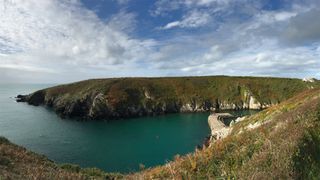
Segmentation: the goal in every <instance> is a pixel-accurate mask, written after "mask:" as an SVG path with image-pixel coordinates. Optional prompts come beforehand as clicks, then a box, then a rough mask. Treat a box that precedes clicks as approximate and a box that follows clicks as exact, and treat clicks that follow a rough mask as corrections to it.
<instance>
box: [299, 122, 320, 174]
mask: <svg viewBox="0 0 320 180" xmlns="http://www.w3.org/2000/svg"><path fill="white" fill-rule="evenodd" d="M293 160H294V172H295V175H296V176H297V178H299V179H317V178H319V177H320V126H319V125H318V126H317V127H316V128H314V129H310V130H308V132H307V133H306V134H305V135H304V136H303V138H302V140H301V142H300V144H299V146H298V150H297V152H296V153H295V155H294V157H293Z"/></svg>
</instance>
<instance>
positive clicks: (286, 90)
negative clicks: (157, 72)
mask: <svg viewBox="0 0 320 180" xmlns="http://www.w3.org/2000/svg"><path fill="white" fill-rule="evenodd" d="M312 86H313V87H319V86H320V82H316V83H306V82H303V81H301V80H300V79H288V78H262V77H227V76H211V77H171V78H170V77H169V78H115V79H93V80H86V81H81V82H76V83H72V84H66V85H60V86H56V87H52V88H48V89H45V90H42V91H38V92H40V94H42V93H43V92H44V94H45V98H44V99H45V104H47V105H48V104H49V106H53V108H54V109H55V110H56V111H57V112H58V113H60V114H61V112H62V114H64V115H67V116H68V115H70V114H72V113H71V112H72V111H73V109H74V107H75V106H74V104H75V103H76V102H82V105H80V107H79V108H78V109H79V110H76V111H75V112H76V113H74V114H76V115H77V114H78V115H79V116H86V115H88V112H89V109H90V107H91V105H92V101H93V100H92V99H94V97H95V95H97V94H98V93H102V94H103V96H104V98H105V99H106V100H105V102H107V106H108V109H109V110H111V111H112V112H117V113H118V114H119V115H120V116H130V115H127V114H130V113H127V112H128V111H130V110H129V109H130V108H132V107H134V108H135V109H139V108H141V107H145V108H146V109H147V111H148V112H149V111H157V110H156V109H160V111H168V112H178V111H179V110H177V108H176V107H177V104H178V106H179V107H181V106H182V105H186V104H195V105H196V107H197V108H200V109H205V110H208V109H210V108H211V107H217V106H216V103H217V102H219V105H220V106H221V104H229V105H230V104H234V105H236V106H237V107H240V108H241V107H243V106H242V105H243V103H244V102H248V99H244V97H245V96H244V94H245V92H248V91H249V92H251V93H252V94H253V96H254V97H255V98H256V99H257V100H258V101H259V102H260V103H262V104H267V105H270V104H277V103H279V102H282V101H284V100H286V99H288V98H290V97H292V96H294V95H296V94H298V93H299V92H302V91H304V90H306V89H309V88H310V87H312ZM146 93H147V94H148V96H150V97H151V98H147V96H146ZM35 97H36V96H35ZM48 102H49V103H48ZM50 102H54V103H50ZM40 104H42V103H40ZM208 104H209V106H207V105H208ZM163 107H168V108H167V109H166V110H161V109H162V108H163ZM208 107H209V108H208ZM66 109H67V111H66ZM70 109H71V110H70ZM63 112H67V113H63ZM137 114H138V113H137ZM71 116H72V115H71Z"/></svg>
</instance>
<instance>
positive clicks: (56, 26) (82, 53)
mask: <svg viewBox="0 0 320 180" xmlns="http://www.w3.org/2000/svg"><path fill="white" fill-rule="evenodd" d="M134 18H135V17H134V15H133V14H130V13H125V12H120V13H119V14H117V15H115V16H113V18H112V20H111V21H110V22H103V21H101V20H100V19H99V18H98V17H97V16H96V14H95V13H94V12H92V11H89V10H87V9H85V8H83V6H82V5H81V4H80V2H78V1H77V0H70V1H63V0H43V1H37V0H28V1H24V0H10V1H3V2H2V3H0V22H1V23H0V53H1V54H4V55H7V57H5V56H0V67H2V68H9V66H8V64H7V63H8V62H7V59H10V61H11V62H10V64H12V63H14V64H16V66H14V67H15V68H19V66H20V67H21V68H24V67H34V69H35V70H37V69H41V70H46V69H47V67H45V66H48V65H50V66H53V67H56V66H60V68H59V69H64V67H65V66H67V65H73V66H79V67H88V68H90V67H97V66H99V67H104V66H112V65H116V64H123V63H130V62H135V61H139V60H141V59H143V58H144V57H145V56H146V53H147V52H148V51H151V49H152V46H153V45H154V41H153V40H140V39H135V38H132V37H130V36H129V35H128V34H127V33H126V32H127V31H132V29H130V28H131V27H132V25H133V23H132V22H134ZM116 21H121V22H119V23H116ZM49 68H50V67H49Z"/></svg>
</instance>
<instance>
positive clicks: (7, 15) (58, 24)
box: [0, 0, 320, 83]
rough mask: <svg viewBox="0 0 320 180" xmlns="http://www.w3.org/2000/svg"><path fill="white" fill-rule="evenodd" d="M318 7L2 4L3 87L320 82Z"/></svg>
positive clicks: (70, 1) (199, 0)
mask: <svg viewBox="0 0 320 180" xmlns="http://www.w3.org/2000/svg"><path fill="white" fill-rule="evenodd" d="M319 8H320V1H318V0H42V1H37V0H28V1H24V0H0V22H1V23H0V83H7V82H30V83H44V82H46V83H64V82H71V81H78V80H83V79H89V78H103V77H105V78H107V77H125V76H126V77H127V76H130V77H132V76H201V75H235V76H276V77H296V78H304V77H316V78H320V73H319V72H320V71H319V69H320V21H318V18H320V9H319Z"/></svg>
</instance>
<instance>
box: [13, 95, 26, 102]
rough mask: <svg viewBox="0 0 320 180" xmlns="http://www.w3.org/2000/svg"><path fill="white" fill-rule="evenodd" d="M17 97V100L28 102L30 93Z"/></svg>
mask: <svg viewBox="0 0 320 180" xmlns="http://www.w3.org/2000/svg"><path fill="white" fill-rule="evenodd" d="M15 98H16V101H17V102H27V101H28V95H21V94H19V95H18V96H17V97H15Z"/></svg>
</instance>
